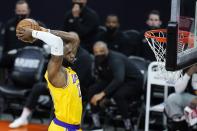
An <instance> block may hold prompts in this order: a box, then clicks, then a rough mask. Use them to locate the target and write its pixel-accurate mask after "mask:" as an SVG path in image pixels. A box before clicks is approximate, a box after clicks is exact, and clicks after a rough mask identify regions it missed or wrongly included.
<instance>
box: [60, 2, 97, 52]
mask: <svg viewBox="0 0 197 131" xmlns="http://www.w3.org/2000/svg"><path fill="white" fill-rule="evenodd" d="M72 2H73V7H72V9H71V10H70V11H69V12H68V13H67V14H66V17H65V21H64V27H63V30H64V31H74V32H76V33H78V35H79V37H80V39H81V46H82V47H83V48H85V49H86V50H88V51H90V52H91V50H92V43H94V41H95V37H96V34H97V30H98V26H99V18H98V15H97V13H96V12H95V11H94V10H92V9H91V8H89V7H88V6H87V5H86V3H87V0H72Z"/></svg>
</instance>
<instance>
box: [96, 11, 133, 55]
mask: <svg viewBox="0 0 197 131" xmlns="http://www.w3.org/2000/svg"><path fill="white" fill-rule="evenodd" d="M105 27H106V29H107V31H106V32H102V33H100V34H98V40H99V41H104V42H105V43H107V46H108V47H109V49H111V50H114V51H117V52H121V53H123V54H125V55H130V54H129V48H130V47H128V46H129V38H128V37H127V36H126V35H125V34H124V33H123V32H122V31H120V23H119V18H118V16H117V15H108V16H107V18H106V21H105Z"/></svg>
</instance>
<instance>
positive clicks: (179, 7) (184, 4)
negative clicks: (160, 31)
mask: <svg viewBox="0 0 197 131" xmlns="http://www.w3.org/2000/svg"><path fill="white" fill-rule="evenodd" d="M196 2H197V1H196V0H172V2H171V18H170V21H169V23H168V27H167V50H166V69H167V70H168V71H175V70H179V69H182V68H186V67H188V66H191V65H192V64H194V63H196V62H197V37H196V36H197V19H196V18H197V17H196V16H197V8H196V7H197V6H196ZM182 32H187V34H188V36H187V37H185V38H184V39H183V35H182Z"/></svg>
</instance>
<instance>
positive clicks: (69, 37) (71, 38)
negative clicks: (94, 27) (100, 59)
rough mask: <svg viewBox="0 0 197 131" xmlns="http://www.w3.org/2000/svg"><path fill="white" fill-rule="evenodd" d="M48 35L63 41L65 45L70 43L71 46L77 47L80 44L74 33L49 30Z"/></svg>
mask: <svg viewBox="0 0 197 131" xmlns="http://www.w3.org/2000/svg"><path fill="white" fill-rule="evenodd" d="M50 33H51V34H54V35H56V36H59V37H60V38H62V39H63V40H64V42H65V43H71V44H77V45H79V43H80V40H79V36H78V35H77V34H76V33H74V32H65V31H59V30H50Z"/></svg>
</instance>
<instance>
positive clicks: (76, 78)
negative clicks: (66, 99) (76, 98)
mask: <svg viewBox="0 0 197 131" xmlns="http://www.w3.org/2000/svg"><path fill="white" fill-rule="evenodd" d="M72 79H73V83H76V82H77V80H78V76H77V74H72Z"/></svg>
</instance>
